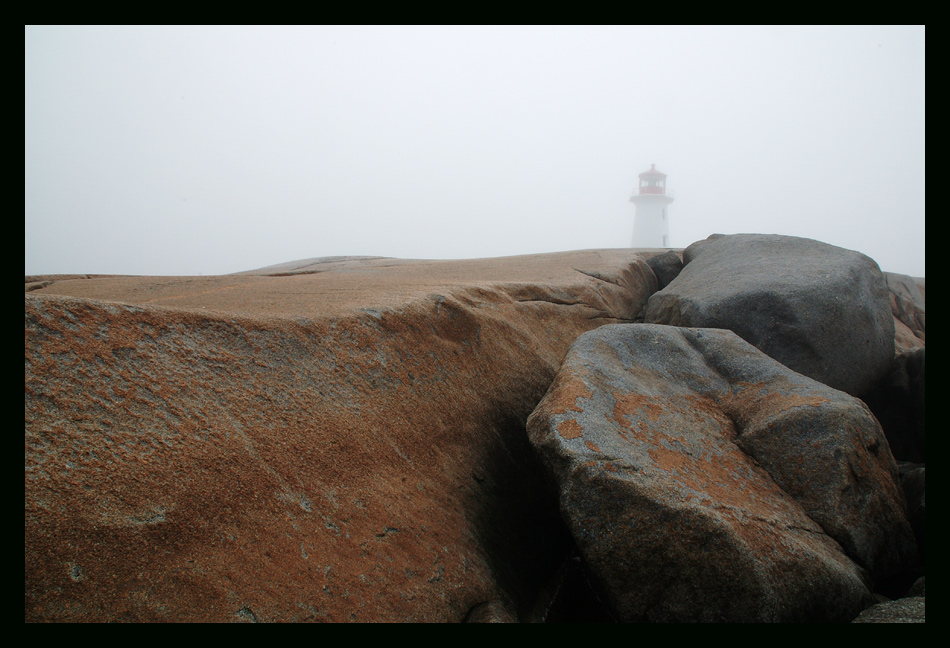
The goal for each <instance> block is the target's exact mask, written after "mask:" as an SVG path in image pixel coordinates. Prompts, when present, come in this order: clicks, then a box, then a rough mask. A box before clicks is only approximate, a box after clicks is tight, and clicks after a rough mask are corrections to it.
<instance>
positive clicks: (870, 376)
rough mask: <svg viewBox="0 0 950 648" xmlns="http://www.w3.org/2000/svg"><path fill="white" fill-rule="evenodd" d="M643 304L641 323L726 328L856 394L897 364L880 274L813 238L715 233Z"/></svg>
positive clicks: (868, 262) (862, 259) (858, 257)
mask: <svg viewBox="0 0 950 648" xmlns="http://www.w3.org/2000/svg"><path fill="white" fill-rule="evenodd" d="M683 261H684V263H685V265H684V267H683V270H682V271H681V272H680V273H679V275H677V277H676V278H675V279H674V280H673V281H671V282H670V284H669V285H668V286H667V287H666V288H664V289H663V290H661V291H659V292H657V293H655V294H654V295H653V296H652V297H651V298H650V300H649V302H648V303H647V306H646V310H645V313H644V321H645V322H647V323H655V324H670V325H674V326H686V327H709V328H724V329H729V330H731V331H734V332H735V333H737V334H738V335H739V336H740V337H741V338H743V339H744V340H746V341H747V342H749V343H751V344H752V345H753V346H755V347H757V348H758V349H759V350H761V351H763V352H765V353H766V354H768V355H769V356H771V357H772V358H775V359H776V360H778V361H779V362H781V363H782V364H784V365H785V366H787V367H789V368H790V369H792V370H793V371H796V372H798V373H801V374H804V375H805V376H808V377H810V378H813V379H815V380H818V381H819V382H823V383H825V384H826V385H829V386H831V387H834V388H835V389H840V390H842V391H845V392H847V393H849V394H852V395H860V394H861V393H863V392H864V391H866V390H867V389H869V388H870V387H871V386H873V385H874V384H875V383H876V382H877V381H878V380H879V379H880V378H881V377H882V376H883V375H884V374H885V373H886V372H887V370H888V368H889V365H890V362H891V360H892V359H893V357H894V318H893V316H892V314H891V309H890V306H889V292H888V288H887V282H886V281H885V278H884V274H883V273H882V272H881V270H880V268H879V267H878V266H877V264H876V263H875V262H874V261H873V260H872V259H870V258H868V257H867V256H865V255H863V254H861V253H859V252H854V251H851V250H845V249H843V248H839V247H835V246H833V245H828V244H826V243H821V242H818V241H814V240H811V239H804V238H797V237H792V236H779V235H770V234H736V235H731V236H722V235H714V236H712V237H710V238H708V239H706V240H704V241H699V242H697V243H693V244H692V245H690V246H689V247H688V248H686V250H684V252H683Z"/></svg>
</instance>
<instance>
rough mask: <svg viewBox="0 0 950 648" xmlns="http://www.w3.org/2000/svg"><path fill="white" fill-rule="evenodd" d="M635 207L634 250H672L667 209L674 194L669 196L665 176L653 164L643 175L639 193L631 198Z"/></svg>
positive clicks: (641, 175)
mask: <svg viewBox="0 0 950 648" xmlns="http://www.w3.org/2000/svg"><path fill="white" fill-rule="evenodd" d="M630 202H632V203H633V204H634V205H636V210H637V211H636V215H635V216H634V219H633V242H632V245H633V247H636V248H665V247H669V238H670V229H669V220H668V218H667V213H666V207H667V205H669V204H670V203H671V202H673V194H672V192H671V193H666V174H665V173H663V172H662V171H657V170H656V165H655V164H651V165H650V170H649V171H644V172H643V173H641V174H640V183H639V187H638V188H637V193H635V194H633V195H632V196H631V197H630Z"/></svg>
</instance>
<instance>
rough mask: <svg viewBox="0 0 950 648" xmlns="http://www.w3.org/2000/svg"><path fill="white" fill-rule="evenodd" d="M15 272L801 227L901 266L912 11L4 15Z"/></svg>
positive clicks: (914, 137) (912, 188)
mask: <svg viewBox="0 0 950 648" xmlns="http://www.w3.org/2000/svg"><path fill="white" fill-rule="evenodd" d="M25 51H26V56H25V64H26V65H25V67H26V74H25V106H26V108H25V124H26V129H25V150H26V155H25V160H26V161H25V169H26V174H25V181H26V190H25V262H26V274H48V273H106V274H146V275H198V274H225V273H230V272H237V271H241V270H249V269H252V268H257V267H261V266H266V265H271V264H275V263H281V262H284V261H292V260H296V259H303V258H309V257H320V256H335V255H378V256H394V257H402V258H425V259H452V258H476V257H494V256H506V255H512V254H531V253H539V252H554V251H562V250H575V249H584V248H614V247H626V246H628V245H629V244H630V237H631V234H632V231H633V215H634V206H633V205H632V204H631V203H630V202H629V198H630V195H631V194H632V193H633V191H634V189H635V187H636V182H637V174H638V173H640V172H642V171H645V170H647V169H649V167H650V164H651V163H655V164H656V166H657V168H658V169H660V170H661V171H664V172H665V173H667V174H668V176H669V177H668V186H669V188H671V189H672V190H673V191H674V193H675V201H674V202H673V204H672V205H671V206H670V208H669V215H670V244H671V245H672V246H674V247H685V246H686V245H689V244H690V243H692V242H694V241H696V240H699V239H703V238H705V237H707V236H708V235H710V234H712V233H716V232H719V233H726V234H730V233H738V232H762V233H779V234H790V235H795V236H805V237H809V238H815V239H819V240H822V241H826V242H828V243H832V244H834V245H839V246H842V247H846V248H849V249H854V250H859V251H861V252H864V253H865V254H868V255H869V256H871V257H872V258H874V259H875V260H876V261H877V262H878V263H879V264H880V265H881V267H882V269H884V270H887V271H891V272H900V273H905V274H911V275H914V276H924V274H925V273H924V27H922V26H909V27H908V26H894V27H891V26H878V27H874V26H867V27H848V26H839V27H782V26H771V27H656V26H644V27H638V26H627V27H621V26H617V27H610V26H606V27H360V26H355V27H340V26H336V27H44V26H39V27H26V36H25Z"/></svg>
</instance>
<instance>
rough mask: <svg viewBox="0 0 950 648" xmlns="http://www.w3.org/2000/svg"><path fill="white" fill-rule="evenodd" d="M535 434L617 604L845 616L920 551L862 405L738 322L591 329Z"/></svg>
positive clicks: (653, 616)
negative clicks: (743, 334) (788, 362)
mask: <svg viewBox="0 0 950 648" xmlns="http://www.w3.org/2000/svg"><path fill="white" fill-rule="evenodd" d="M528 434H529V438H530V440H531V443H532V444H533V445H534V447H535V448H536V450H537V451H538V452H539V454H540V456H541V458H542V462H543V464H544V466H545V468H546V470H547V474H548V475H549V478H550V480H551V482H552V483H553V484H554V486H555V487H556V489H557V492H558V496H559V498H560V507H561V514H562V517H564V519H565V520H566V522H567V524H568V527H569V529H570V530H571V533H572V534H573V536H574V540H575V542H576V543H577V546H578V548H579V549H580V551H581V554H582V556H583V558H584V561H585V563H586V565H587V566H588V569H589V570H590V572H591V575H592V579H593V581H594V582H595V583H597V585H598V587H599V588H600V591H601V594H602V595H603V597H604V598H605V599H606V600H607V601H608V603H609V605H610V606H611V607H612V610H613V613H614V614H615V615H616V616H617V618H618V619H621V620H624V621H732V622H744V621H772V622H792V621H850V620H852V619H854V618H855V617H856V616H857V614H858V613H859V612H860V611H861V610H862V609H864V607H866V606H868V605H870V604H871V603H873V599H872V598H871V592H870V590H869V587H871V586H872V585H871V582H870V580H869V579H868V577H869V573H870V575H872V576H873V577H875V578H877V579H883V580H890V579H893V578H894V577H895V576H897V575H903V574H904V573H905V572H907V571H909V570H911V569H912V568H913V563H914V560H915V558H916V555H915V547H914V540H913V534H912V532H911V530H910V527H909V525H908V522H907V520H906V518H905V514H904V503H903V499H902V494H901V491H900V486H899V484H898V480H897V466H896V464H895V462H894V459H893V457H892V456H891V454H890V451H889V450H888V447H887V443H886V441H885V439H884V435H883V432H882V431H881V429H880V426H879V425H878V424H877V421H876V420H875V419H874V417H873V416H872V415H871V414H870V412H869V411H868V409H867V407H866V406H865V405H864V404H863V403H862V402H861V401H859V400H858V399H856V398H852V397H850V396H848V395H847V394H845V393H843V392H840V391H837V390H834V389H831V388H829V387H827V386H826V385H823V384H821V383H818V382H816V381H813V380H810V379H808V378H806V377H804V376H801V375H798V374H796V373H794V372H792V371H790V370H789V369H787V368H786V367H784V366H783V365H781V364H779V363H778V362H775V361H774V360H772V359H770V358H769V357H768V356H766V355H764V354H763V353H761V352H759V351H758V350H756V349H755V348H754V347H753V346H751V345H750V344H748V343H747V342H745V341H743V340H742V339H741V338H739V337H738V336H737V335H735V334H734V333H732V332H730V331H724V330H714V329H686V328H675V327H668V326H658V325H647V324H632V325H608V326H604V327H601V328H598V329H596V330H594V331H591V332H588V333H585V334H583V335H582V336H580V337H579V338H578V339H577V340H576V341H575V343H574V345H573V346H572V347H571V350H570V351H569V353H568V355H567V357H566V359H565V361H564V363H563V364H562V366H561V369H560V371H559V372H558V375H557V376H556V378H555V380H554V383H553V384H552V386H551V388H550V389H549V390H548V393H547V394H546V396H545V398H544V399H543V400H542V401H541V403H540V404H539V405H538V407H537V408H536V409H535V411H534V412H533V413H532V414H531V416H530V417H529V419H528ZM906 587H907V585H904V590H903V591H906Z"/></svg>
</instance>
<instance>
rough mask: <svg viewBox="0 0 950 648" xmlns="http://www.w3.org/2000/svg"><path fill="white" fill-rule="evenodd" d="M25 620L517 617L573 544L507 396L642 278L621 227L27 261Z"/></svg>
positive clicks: (631, 307) (613, 312)
mask: <svg viewBox="0 0 950 648" xmlns="http://www.w3.org/2000/svg"><path fill="white" fill-rule="evenodd" d="M46 281H48V282H49V283H48V284H46V285H43V286H36V285H32V286H31V285H29V284H28V287H27V288H28V292H26V296H25V304H26V305H25V325H26V348H25V351H26V434H25V443H26V456H25V532H24V535H25V542H24V544H25V547H24V558H25V560H24V562H25V580H26V585H25V599H26V603H25V616H26V619H27V620H28V621H60V622H73V621H95V622H107V621H177V622H194V621H205V622H226V621H262V622H263V621H307V620H318V621H461V620H466V619H467V620H471V621H479V620H480V621H492V620H502V621H504V620H516V619H521V620H530V619H534V618H538V615H539V614H540V612H539V610H543V609H544V607H545V606H546V605H547V601H545V600H543V599H542V600H541V601H540V602H539V592H543V591H547V589H549V581H551V580H552V579H553V577H554V574H555V573H556V572H557V570H558V569H559V568H560V566H561V565H562V564H563V561H564V560H565V559H566V557H567V556H568V555H570V552H571V551H573V549H572V546H571V543H570V540H569V537H568V535H567V533H566V531H565V530H564V527H563V523H562V522H561V521H560V517H559V514H558V511H557V509H556V505H555V504H554V503H553V502H551V501H550V499H549V498H548V494H547V491H546V489H545V485H544V481H543V478H542V474H543V473H542V471H541V469H540V465H539V462H538V459H537V458H536V456H535V454H534V452H533V450H532V449H531V447H530V446H529V444H528V441H527V437H526V435H525V427H524V426H525V420H526V419H527V416H528V414H530V412H531V411H532V409H533V408H534V407H535V405H536V404H537V402H538V401H539V400H540V399H541V397H542V396H543V395H544V393H545V390H546V389H547V388H548V386H549V384H550V382H551V380H552V379H553V377H554V375H555V372H556V371H557V368H558V366H559V365H560V363H561V360H562V358H563V356H564V354H565V353H566V352H567V349H568V347H569V345H570V344H571V342H572V341H573V340H574V339H575V338H576V336H577V335H578V334H580V333H582V332H584V331H586V330H589V329H591V328H593V327H596V326H599V325H600V324H602V323H609V322H620V321H632V320H633V318H634V316H635V315H636V313H637V312H638V311H639V310H640V309H641V308H642V306H643V304H644V303H645V300H646V298H647V296H648V295H649V294H650V292H652V291H653V290H654V289H655V286H656V283H655V281H656V280H655V278H654V276H653V273H652V272H651V271H650V269H649V268H648V267H647V265H646V263H645V262H644V261H643V260H642V259H641V258H640V257H638V256H637V255H635V254H634V253H632V252H630V251H629V250H613V251H603V250H601V251H589V252H583V251H582V252H573V253H563V254H552V255H534V256H526V257H511V258H504V259H488V260H476V261H447V262H426V261H406V260H397V259H323V260H312V261H308V262H306V263H292V264H284V265H282V266H279V267H277V268H272V269H264V270H261V271H257V272H254V273H248V274H241V275H230V276H218V277H83V278H81V277H75V278H67V277H43V278H40V279H38V280H37V281H33V282H30V283H31V284H37V283H43V282H46Z"/></svg>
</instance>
